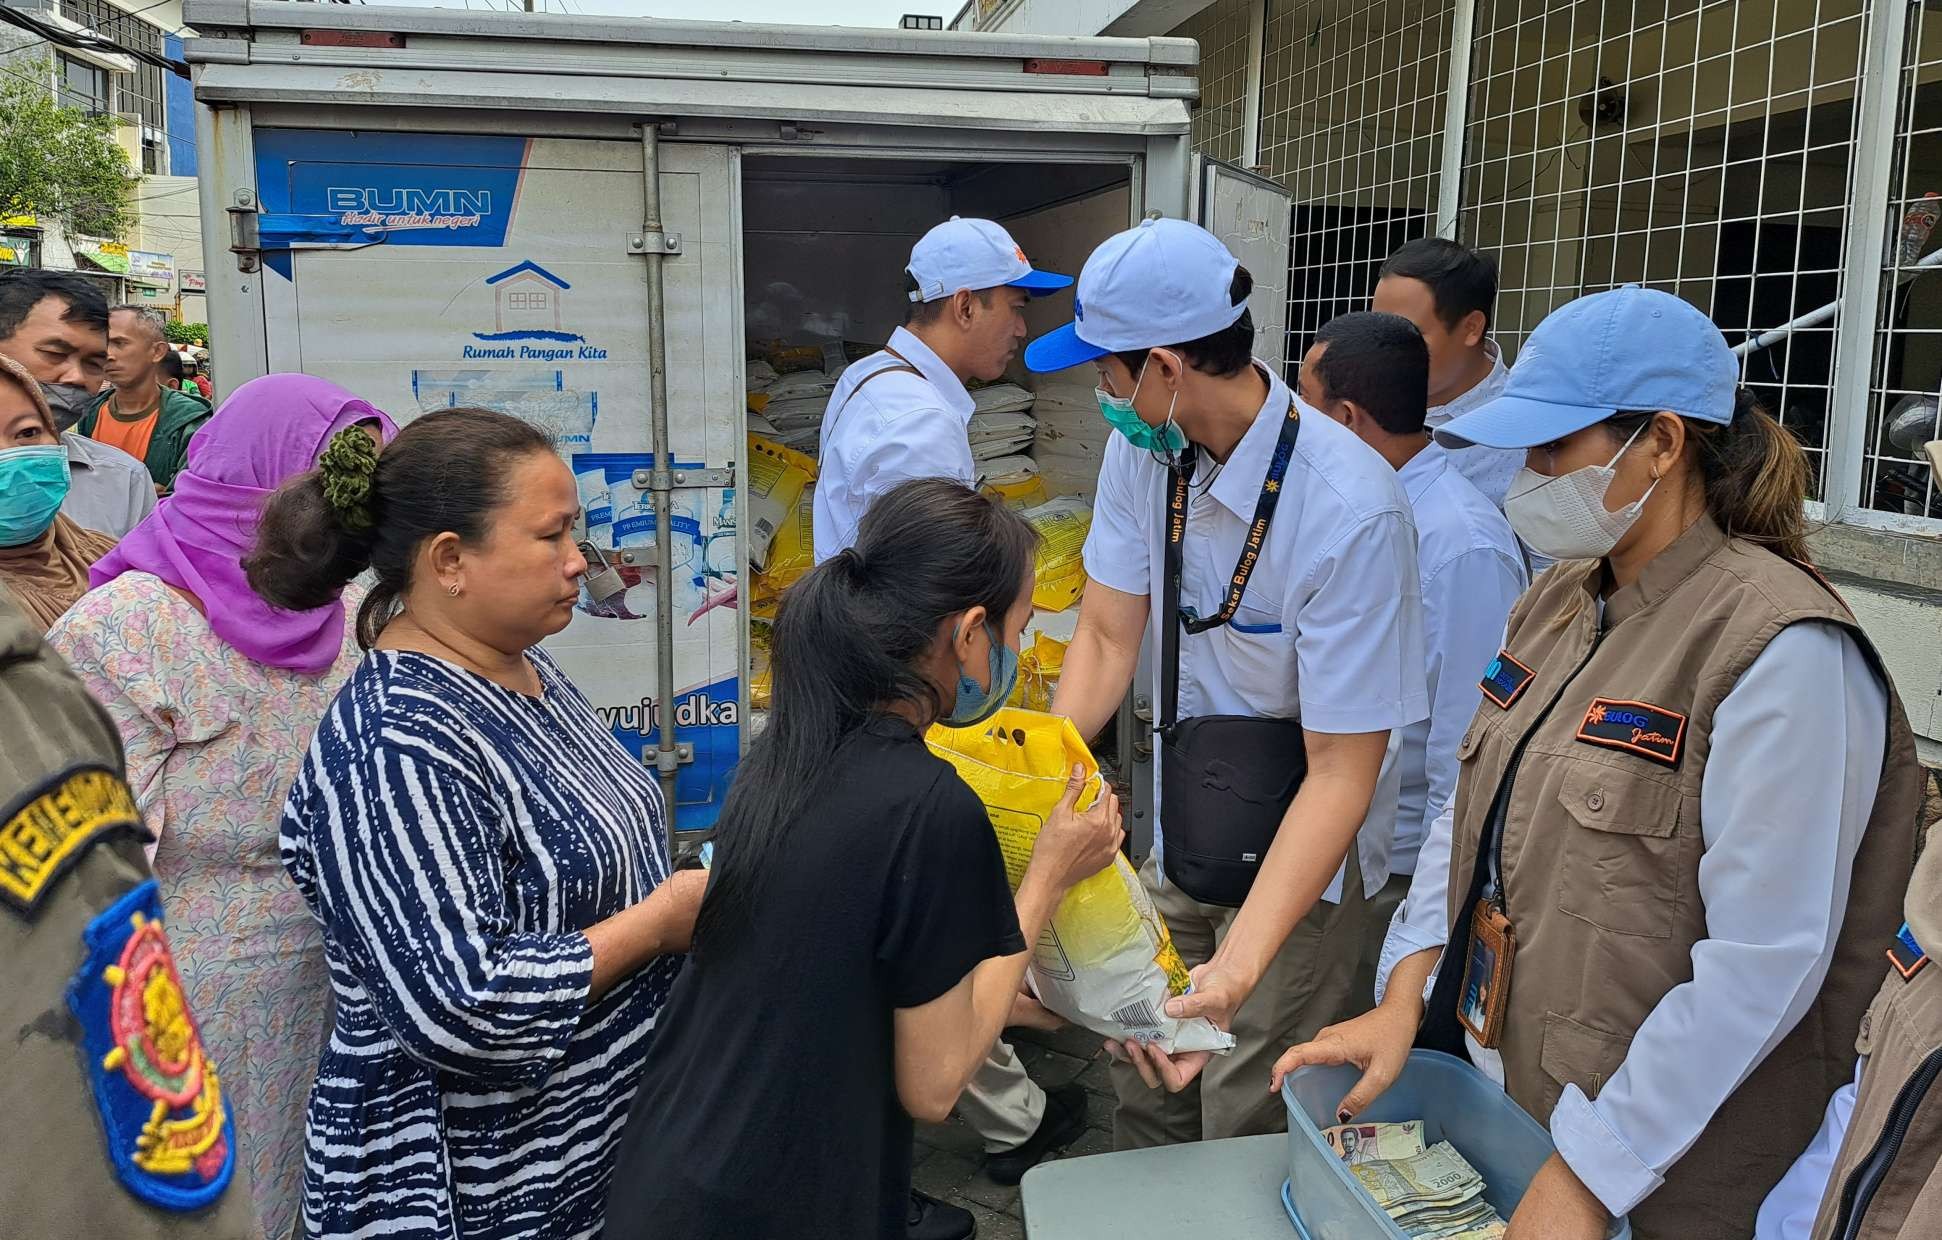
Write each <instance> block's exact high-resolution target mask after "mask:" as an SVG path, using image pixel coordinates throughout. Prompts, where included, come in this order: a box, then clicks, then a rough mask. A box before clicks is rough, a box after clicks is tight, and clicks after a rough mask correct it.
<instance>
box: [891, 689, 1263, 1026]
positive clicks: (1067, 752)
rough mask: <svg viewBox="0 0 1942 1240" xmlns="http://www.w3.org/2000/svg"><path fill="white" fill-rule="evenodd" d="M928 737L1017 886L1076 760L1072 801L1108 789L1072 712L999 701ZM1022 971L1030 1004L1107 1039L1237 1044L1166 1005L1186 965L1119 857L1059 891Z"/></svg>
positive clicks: (1182, 981) (1182, 985)
mask: <svg viewBox="0 0 1942 1240" xmlns="http://www.w3.org/2000/svg"><path fill="white" fill-rule="evenodd" d="M926 740H927V741H928V742H929V744H930V747H931V751H932V752H934V753H936V754H937V755H938V756H939V757H940V758H943V759H944V760H945V761H946V762H949V763H950V764H951V766H952V767H953V768H955V769H956V771H957V773H958V776H959V778H961V779H963V780H964V782H965V783H966V784H968V785H969V786H970V788H971V791H973V792H975V793H977V795H978V799H979V800H980V801H982V802H984V807H985V812H986V813H987V814H989V815H990V816H991V827H992V830H993V831H994V832H996V833H997V836H998V847H999V849H1000V851H1002V852H1003V853H1004V856H1005V875H1006V877H1007V878H1008V879H1010V880H1011V885H1012V889H1013V890H1014V891H1016V890H1017V889H1018V884H1019V883H1020V882H1021V881H1022V880H1023V879H1024V877H1025V868H1026V866H1027V865H1028V864H1029V863H1030V862H1031V859H1032V849H1033V847H1034V846H1035V845H1036V844H1037V842H1038V833H1039V830H1040V828H1042V827H1043V826H1044V825H1045V820H1046V818H1047V817H1048V816H1049V815H1050V814H1051V812H1052V810H1053V808H1054V807H1055V806H1057V805H1058V803H1059V801H1060V799H1061V798H1062V797H1064V795H1065V786H1066V781H1067V780H1068V779H1069V778H1070V777H1071V773H1072V768H1073V767H1074V766H1075V765H1083V766H1084V767H1085V769H1086V783H1085V788H1084V790H1083V791H1082V792H1081V793H1080V796H1079V806H1080V808H1081V809H1084V808H1087V807H1089V806H1091V805H1092V804H1093V803H1094V802H1096V801H1097V800H1098V799H1099V797H1101V796H1111V795H1113V793H1112V791H1111V789H1109V788H1107V787H1106V785H1105V780H1104V779H1103V778H1101V776H1100V774H1099V765H1098V763H1096V762H1094V761H1093V757H1092V753H1091V752H1090V751H1089V750H1088V749H1087V748H1086V743H1085V742H1084V741H1082V740H1080V739H1079V733H1078V731H1077V730H1076V729H1074V728H1073V726H1072V721H1071V720H1069V719H1065V718H1062V717H1059V716H1056V715H1044V714H1039V713H1038V712H1036V711H1028V710H1019V709H1017V708H1015V707H1009V706H1008V707H1005V708H1004V709H1002V710H1000V711H999V712H998V713H997V714H996V715H994V716H993V717H992V718H991V719H990V720H988V721H987V722H986V723H984V724H982V725H980V726H978V727H975V728H944V727H935V728H932V729H931V730H930V735H929V736H928V737H926ZM1029 977H1030V980H1031V984H1032V989H1033V991H1034V992H1035V993H1036V994H1037V995H1038V998H1039V1002H1041V1003H1043V1004H1044V1005H1045V1006H1046V1007H1047V1008H1049V1009H1051V1010H1052V1011H1053V1012H1056V1013H1058V1014H1059V1015H1060V1016H1063V1017H1064V1018H1065V1019H1067V1020H1069V1021H1073V1022H1075V1023H1077V1024H1081V1025H1084V1026H1085V1027H1086V1028H1088V1029H1090V1030H1092V1031H1093V1032H1094V1033H1098V1034H1101V1035H1103V1036H1105V1037H1109V1038H1115V1039H1119V1040H1125V1039H1128V1038H1131V1039H1134V1040H1137V1041H1141V1042H1150V1043H1153V1044H1155V1045H1157V1046H1159V1047H1160V1049H1161V1050H1163V1051H1167V1052H1169V1053H1171V1052H1176V1051H1195V1050H1207V1051H1226V1050H1229V1049H1231V1048H1232V1047H1233V1045H1234V1039H1233V1038H1232V1037H1230V1036H1228V1035H1227V1034H1225V1033H1222V1032H1221V1031H1220V1030H1219V1029H1217V1028H1215V1027H1214V1026H1213V1025H1212V1024H1211V1023H1210V1022H1208V1021H1207V1020H1205V1019H1204V1018H1201V1017H1194V1018H1192V1019H1190V1020H1176V1019H1174V1018H1173V1017H1170V1016H1168V1015H1167V1014H1166V1012H1165V1010H1164V1007H1163V1005H1164V1004H1165V1003H1166V1001H1167V999H1168V998H1170V997H1171V996H1173V995H1178V994H1184V993H1185V992H1186V990H1187V986H1188V978H1187V966H1186V964H1185V963H1184V962H1182V961H1181V959H1180V953H1179V952H1178V951H1176V950H1175V949H1174V946H1173V939H1172V937H1171V936H1169V935H1168V933H1167V927H1166V923H1165V922H1164V921H1162V920H1161V919H1160V914H1159V912H1158V911H1157V910H1155V909H1154V907H1153V902H1152V901H1151V900H1150V899H1148V898H1147V895H1146V891H1145V889H1144V888H1142V887H1141V886H1140V880H1139V876H1138V875H1137V874H1135V873H1134V872H1133V867H1132V866H1131V865H1130V864H1128V862H1127V860H1126V858H1125V857H1123V856H1121V857H1114V858H1113V863H1112V864H1111V865H1110V866H1107V867H1106V868H1105V869H1103V870H1101V871H1099V873H1097V874H1094V875H1093V876H1092V877H1090V878H1087V879H1085V880H1083V881H1081V882H1079V883H1076V884H1074V885H1073V887H1072V889H1071V890H1070V891H1068V892H1067V893H1066V896H1065V899H1064V900H1063V901H1062V902H1061V903H1060V904H1059V907H1058V910H1057V911H1056V912H1055V913H1053V915H1052V923H1051V925H1049V926H1047V927H1046V929H1045V933H1043V934H1041V935H1040V936H1039V938H1038V942H1037V943H1036V944H1035V945H1034V948H1033V952H1032V964H1031V968H1030V972H1029Z"/></svg>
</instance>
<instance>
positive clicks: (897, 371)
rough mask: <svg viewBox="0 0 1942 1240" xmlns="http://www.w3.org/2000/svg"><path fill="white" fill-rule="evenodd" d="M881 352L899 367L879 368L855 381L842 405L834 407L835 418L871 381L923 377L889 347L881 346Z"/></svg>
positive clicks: (906, 359)
mask: <svg viewBox="0 0 1942 1240" xmlns="http://www.w3.org/2000/svg"><path fill="white" fill-rule="evenodd" d="M881 351H882V352H884V353H888V354H889V355H890V356H892V357H894V358H896V359H897V361H898V362H899V363H901V365H897V366H883V367H879V368H878V369H876V370H873V371H871V372H870V373H869V374H867V375H864V376H863V377H862V378H861V379H858V380H857V381H856V386H855V387H853V388H851V389H850V392H849V395H847V396H845V397H844V398H843V403H842V404H841V405H838V406H837V407H836V413H837V416H839V417H840V416H842V413H843V410H845V409H848V408H849V407H850V402H851V401H853V400H855V399H856V394H857V393H858V392H860V391H862V390H863V385H864V384H866V383H868V382H869V381H870V380H872V379H881V378H883V376H885V375H916V376H917V377H918V378H919V379H921V378H923V377H924V372H923V371H921V370H919V369H917V367H915V366H913V365H912V364H911V362H910V359H909V358H907V357H905V356H904V355H903V354H901V353H899V352H897V351H896V350H895V349H893V348H891V347H890V346H889V345H885V346H883V349H882V350H881Z"/></svg>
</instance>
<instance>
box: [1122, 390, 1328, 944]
mask: <svg viewBox="0 0 1942 1240" xmlns="http://www.w3.org/2000/svg"><path fill="white" fill-rule="evenodd" d="M1300 430H1301V415H1300V413H1299V410H1298V408H1297V406H1296V405H1295V404H1294V402H1293V401H1290V402H1289V405H1288V415H1287V418H1286V419H1285V420H1284V421H1283V423H1282V427H1281V435H1280V437H1279V439H1278V440H1277V441H1276V443H1275V452H1274V457H1273V459H1272V461H1271V462H1270V464H1269V466H1268V471H1267V476H1266V477H1265V479H1264V480H1263V482H1262V486H1261V497H1260V499H1259V500H1258V501H1257V502H1256V505H1255V511H1254V521H1253V523H1252V524H1251V525H1250V526H1249V528H1248V534H1247V539H1246V541H1245V542H1244V543H1243V544H1242V551H1241V557H1240V561H1239V563H1237V564H1236V565H1235V566H1234V572H1233V575H1232V576H1231V578H1230V579H1229V583H1228V589H1227V594H1226V600H1225V602H1224V603H1223V605H1222V607H1221V610H1220V611H1219V612H1218V613H1216V614H1215V615H1213V616H1208V617H1204V618H1203V617H1200V616H1196V615H1194V614H1193V613H1191V612H1189V611H1185V610H1183V609H1182V608H1181V606H1180V589H1181V578H1182V575H1183V560H1184V553H1183V551H1182V544H1183V542H1184V539H1185V535H1186V524H1187V501H1188V490H1189V487H1190V485H1191V479H1192V477H1193V467H1194V463H1195V459H1196V454H1195V452H1194V449H1193V448H1191V447H1189V448H1188V449H1187V452H1186V453H1185V454H1184V456H1183V459H1182V460H1181V461H1180V463H1179V464H1178V465H1177V466H1176V467H1175V468H1174V469H1173V471H1172V478H1171V482H1172V488H1171V493H1170V496H1169V499H1168V503H1167V510H1166V513H1165V518H1166V540H1165V542H1166V569H1165V571H1166V577H1165V582H1164V587H1165V588H1164V591H1163V595H1162V599H1161V618H1162V624H1163V627H1162V630H1161V643H1160V645H1161V652H1160V655H1161V664H1162V667H1161V673H1160V675H1161V680H1160V718H1159V721H1158V723H1156V724H1155V728H1154V730H1155V731H1156V732H1157V733H1158V734H1159V737H1160V744H1161V764H1160V788H1161V812H1162V814H1163V815H1164V817H1165V824H1164V825H1165V846H1164V848H1163V850H1162V854H1161V856H1162V862H1163V866H1164V869H1165V872H1166V877H1167V881H1168V882H1171V883H1173V884H1174V885H1175V886H1177V887H1179V888H1180V890H1181V891H1183V892H1185V893H1186V894H1187V895H1189V896H1191V897H1192V898H1194V899H1195V900H1198V901H1200V902H1201V903H1203V904H1216V905H1224V906H1227V907H1230V908H1232V907H1238V906H1239V905H1240V904H1241V903H1243V902H1244V901H1245V900H1246V899H1247V894H1248V892H1249V890H1251V889H1252V888H1253V886H1254V876H1255V875H1256V874H1257V873H1259V872H1260V869H1261V863H1262V862H1263V861H1264V860H1265V859H1266V858H1267V855H1268V849H1269V847H1270V846H1271V845H1272V844H1273V843H1274V837H1275V834H1276V832H1277V831H1279V830H1280V827H1281V819H1282V816H1283V815H1284V814H1285V813H1286V812H1287V810H1288V806H1289V804H1290V803H1291V802H1293V800H1294V798H1295V793H1296V792H1297V791H1298V790H1299V789H1300V787H1301V781H1302V779H1303V777H1305V776H1306V775H1307V773H1308V754H1307V749H1306V745H1305V742H1304V740H1303V736H1302V729H1301V722H1300V721H1299V720H1297V719H1276V718H1263V717H1259V716H1255V715H1196V716H1193V717H1191V718H1186V719H1182V718H1180V717H1179V715H1180V638H1181V634H1182V633H1183V632H1184V633H1186V634H1188V635H1190V636H1194V635H1199V634H1213V631H1214V630H1221V632H1220V633H1219V634H1218V635H1217V637H1218V640H1220V641H1222V642H1223V643H1225V650H1224V651H1223V654H1224V655H1226V656H1231V660H1230V663H1231V665H1230V666H1229V667H1228V668H1227V669H1226V670H1227V671H1228V672H1229V673H1230V675H1232V676H1233V679H1234V683H1235V684H1236V685H1237V686H1242V687H1245V686H1248V685H1250V684H1254V685H1258V684H1267V683H1272V681H1273V678H1285V677H1287V676H1288V674H1289V666H1290V665H1289V663H1288V659H1289V658H1290V657H1291V654H1292V646H1293V637H1292V634H1289V633H1287V632H1286V631H1284V629H1283V626H1282V621H1281V618H1280V617H1279V616H1278V615H1274V614H1272V613H1269V612H1267V611H1265V610H1264V609H1261V608H1253V607H1247V606H1245V605H1244V604H1245V602H1246V593H1247V583H1248V579H1249V578H1250V577H1251V576H1252V575H1253V572H1254V568H1255V565H1256V563H1257V562H1258V561H1259V559H1260V555H1261V550H1262V548H1263V547H1264V546H1266V541H1267V533H1268V529H1269V526H1270V523H1271V522H1272V521H1273V518H1274V510H1275V505H1276V503H1277V502H1278V501H1279V499H1280V496H1281V487H1282V482H1283V480H1284V479H1285V478H1286V476H1287V471H1288V463H1289V460H1290V458H1291V457H1292V456H1293V454H1294V447H1295V439H1296V436H1297V435H1298V434H1299V433H1300Z"/></svg>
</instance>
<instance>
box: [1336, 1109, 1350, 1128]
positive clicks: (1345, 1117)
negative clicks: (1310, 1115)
mask: <svg viewBox="0 0 1942 1240" xmlns="http://www.w3.org/2000/svg"><path fill="white" fill-rule="evenodd" d="M1335 1122H1336V1123H1338V1124H1346V1123H1348V1122H1349V1109H1348V1108H1347V1107H1343V1108H1342V1109H1341V1110H1339V1111H1337V1112H1336V1113H1335Z"/></svg>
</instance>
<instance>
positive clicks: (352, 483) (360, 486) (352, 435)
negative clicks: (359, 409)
mask: <svg viewBox="0 0 1942 1240" xmlns="http://www.w3.org/2000/svg"><path fill="white" fill-rule="evenodd" d="M377 472H378V445H377V442H376V441H375V440H373V439H372V438H371V436H370V435H369V434H368V433H366V432H365V430H364V429H363V428H362V427H358V426H347V427H345V428H344V429H343V430H341V431H338V432H337V433H336V434H335V435H333V436H331V440H330V444H329V446H328V447H326V448H325V449H324V454H323V455H322V456H321V457H319V458H317V474H318V477H319V479H320V481H321V482H322V483H323V488H324V499H325V501H326V502H328V503H329V504H330V510H331V512H332V513H333V514H335V515H336V517H337V520H338V521H339V522H340V523H342V525H343V526H344V528H345V529H347V530H349V531H350V532H351V533H353V534H362V533H364V532H366V531H367V530H369V529H370V528H371V527H372V525H374V524H375V519H374V518H373V516H372V514H371V498H372V493H373V492H374V491H375V490H376V487H375V485H374V484H375V480H376V477H377Z"/></svg>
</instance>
